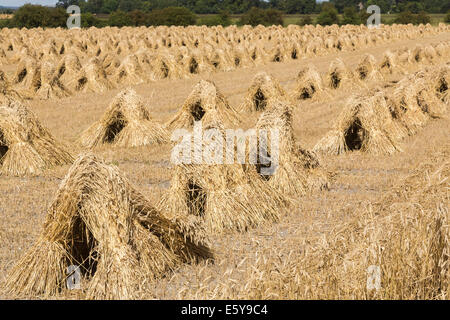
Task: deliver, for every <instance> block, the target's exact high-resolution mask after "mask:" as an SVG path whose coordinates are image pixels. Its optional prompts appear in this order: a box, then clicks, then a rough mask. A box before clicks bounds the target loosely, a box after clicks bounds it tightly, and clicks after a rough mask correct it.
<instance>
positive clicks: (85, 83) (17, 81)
mask: <svg viewBox="0 0 450 320" xmlns="http://www.w3.org/2000/svg"><path fill="white" fill-rule="evenodd" d="M382 30H383V29H382ZM382 34H383V33H382ZM320 39H322V38H320ZM328 40H330V39H327V40H325V41H324V43H323V44H322V45H319V46H315V45H314V42H311V41H307V42H306V43H304V44H303V43H302V42H301V41H298V42H296V41H292V40H286V41H285V42H283V43H278V44H275V45H274V46H271V47H270V48H262V47H261V46H260V45H259V44H258V43H256V44H254V45H243V44H242V45H241V44H239V45H232V46H231V47H230V48H225V47H223V46H221V45H217V44H216V45H211V46H208V47H205V48H200V47H195V48H194V49H190V48H189V47H187V46H177V47H175V48H172V47H171V48H172V49H171V50H168V49H167V48H165V49H163V50H157V51H155V52H152V51H151V50H148V48H147V47H146V46H140V47H139V46H133V47H131V48H130V49H128V50H126V51H125V50H122V49H121V52H122V53H123V52H126V54H124V55H122V57H120V55H118V54H117V53H114V52H113V51H114V50H112V49H111V48H107V49H103V50H102V49H98V50H96V53H95V54H94V53H92V54H91V53H89V54H83V53H80V51H79V50H69V49H65V47H66V45H67V44H66V45H64V44H63V47H61V48H59V46H57V44H56V41H55V40H51V42H52V46H50V47H48V46H44V48H47V49H44V50H45V52H46V53H45V52H44V53H43V52H36V51H33V50H30V49H29V47H28V46H26V45H23V46H24V47H23V48H21V47H20V46H19V45H17V44H15V45H12V44H10V45H8V44H7V43H6V44H5V46H6V52H5V50H3V51H2V49H1V48H0V62H1V63H2V64H11V63H12V64H16V63H17V66H16V71H15V73H14V76H13V78H12V80H11V82H12V84H13V85H14V86H16V87H17V90H21V91H22V95H23V96H25V97H28V98H34V97H38V98H41V99H50V98H62V97H66V96H69V95H71V94H74V93H76V92H104V91H107V90H110V89H112V88H114V87H121V86H126V85H135V84H139V83H147V82H150V81H156V80H160V79H165V78H169V79H178V78H186V77H190V76H192V75H193V74H209V73H212V72H216V71H230V70H233V69H236V68H240V67H252V66H258V65H262V64H265V63H269V62H283V61H289V60H292V59H299V58H301V57H305V56H316V55H318V54H326V53H330V52H333V51H337V50H342V47H343V46H344V45H343V44H342V43H341V41H340V40H338V41H337V42H333V41H334V40H330V41H332V43H329V41H328ZM107 43H109V42H107ZM262 43H265V42H262ZM371 43H372V42H371ZM367 45H368V44H365V46H367ZM312 46H313V47H312ZM351 47H352V48H356V47H354V46H351ZM8 48H12V49H11V50H9V51H8ZM14 48H15V49H14ZM39 48H40V49H39V50H42V49H41V47H39ZM339 48H340V49H339ZM442 50H445V47H444V46H443V45H441V44H438V45H437V46H435V47H431V46H427V47H425V48H422V47H420V46H418V47H416V48H415V49H414V50H412V51H409V50H407V49H405V52H402V55H401V60H402V61H403V60H406V61H408V60H409V61H411V60H412V59H414V57H415V56H417V55H424V54H425V55H427V56H436V55H437V54H439V53H440V52H441V51H442ZM61 52H62V53H61ZM2 57H3V58H2ZM388 59H389V58H388Z"/></svg>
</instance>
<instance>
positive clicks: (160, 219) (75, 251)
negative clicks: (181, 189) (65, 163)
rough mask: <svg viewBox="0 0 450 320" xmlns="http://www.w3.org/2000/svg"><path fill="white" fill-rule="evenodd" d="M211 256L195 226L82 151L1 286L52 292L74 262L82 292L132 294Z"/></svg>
mask: <svg viewBox="0 0 450 320" xmlns="http://www.w3.org/2000/svg"><path fill="white" fill-rule="evenodd" d="M210 257H212V255H211V252H210V251H209V250H208V249H207V247H206V245H205V240H204V237H203V234H202V233H201V232H200V229H198V227H196V229H193V225H192V224H191V223H189V222H184V221H182V220H177V219H168V218H166V217H164V216H163V215H161V213H160V212H158V211H157V210H156V209H155V208H154V207H153V206H152V205H151V204H150V203H149V202H148V201H147V200H146V199H145V198H144V197H143V196H142V195H141V194H140V193H139V192H138V191H136V189H135V188H134V187H133V186H132V185H131V184H130V182H129V181H128V180H127V179H126V178H125V177H124V176H123V174H122V173H121V172H120V171H119V170H118V169H117V168H116V167H114V166H110V165H107V164H106V163H104V162H103V161H101V160H99V159H97V158H96V157H95V156H93V155H91V154H83V155H81V156H80V157H79V158H78V159H77V161H76V162H75V163H74V164H73V166H72V167H71V169H70V170H69V172H68V174H67V175H66V177H65V178H64V180H63V181H62V183H61V185H60V187H59V189H58V191H57V193H56V196H55V198H54V200H53V203H52V204H51V205H50V207H49V209H48V212H47V218H46V222H45V224H44V227H43V230H42V232H41V235H40V236H39V238H38V240H37V241H36V243H35V244H34V245H33V246H32V247H31V249H30V250H29V251H28V252H27V253H26V254H25V255H24V256H23V257H22V258H21V259H20V261H19V262H18V263H17V265H16V266H15V267H14V268H13V269H12V271H11V273H10V274H9V277H8V279H7V285H6V287H7V288H8V290H9V292H11V293H12V294H17V295H25V296H30V295H33V296H35V295H44V296H49V295H51V296H54V295H57V294H59V293H60V292H62V291H63V290H64V288H65V287H66V281H67V277H68V276H69V274H68V271H67V268H68V267H69V266H70V265H74V266H77V267H79V269H80V272H81V275H82V278H81V290H82V291H83V293H84V294H85V296H86V298H87V299H132V298H137V297H138V296H137V295H138V294H139V291H140V290H142V289H143V286H145V283H146V282H148V280H149V279H151V278H152V277H156V276H160V275H161V274H163V273H164V272H167V271H168V270H170V269H173V268H174V267H175V266H177V265H178V264H180V263H183V262H191V261H195V260H198V259H203V258H210Z"/></svg>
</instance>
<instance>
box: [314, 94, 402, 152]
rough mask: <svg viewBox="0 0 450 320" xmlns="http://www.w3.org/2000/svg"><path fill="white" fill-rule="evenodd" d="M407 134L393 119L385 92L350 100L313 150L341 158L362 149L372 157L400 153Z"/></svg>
mask: <svg viewBox="0 0 450 320" xmlns="http://www.w3.org/2000/svg"><path fill="white" fill-rule="evenodd" d="M403 136H404V132H403V130H402V128H401V127H399V126H398V125H397V124H396V123H395V122H394V121H393V119H392V116H391V114H390V112H389V109H388V106H387V104H386V99H385V97H384V95H383V93H382V92H375V93H373V94H367V93H366V94H362V95H360V96H358V95H356V96H353V97H351V98H350V99H349V100H348V102H347V103H346V105H345V107H344V109H343V111H342V112H341V114H340V115H339V117H338V120H337V122H336V123H335V125H334V128H333V130H331V131H330V132H329V133H328V134H327V135H326V136H325V137H324V138H322V139H321V140H320V141H319V142H318V143H317V144H316V146H315V147H314V149H313V150H314V151H317V152H323V153H326V154H333V155H339V154H342V153H345V152H348V151H356V150H360V151H362V152H367V153H372V154H391V153H393V152H396V151H401V149H400V148H399V146H398V143H397V141H399V140H400V139H401V138H402V137H403Z"/></svg>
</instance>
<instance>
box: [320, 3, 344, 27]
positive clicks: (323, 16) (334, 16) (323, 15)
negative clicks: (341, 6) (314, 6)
mask: <svg viewBox="0 0 450 320" xmlns="http://www.w3.org/2000/svg"><path fill="white" fill-rule="evenodd" d="M339 22H340V21H339V16H338V11H337V10H336V8H335V7H334V5H333V4H331V3H324V4H322V11H321V12H320V14H319V16H318V17H317V23H318V24H320V25H323V26H330V25H332V24H339Z"/></svg>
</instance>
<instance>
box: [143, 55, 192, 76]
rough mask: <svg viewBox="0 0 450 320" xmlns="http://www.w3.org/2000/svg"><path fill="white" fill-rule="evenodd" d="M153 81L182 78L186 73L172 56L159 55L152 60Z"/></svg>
mask: <svg viewBox="0 0 450 320" xmlns="http://www.w3.org/2000/svg"><path fill="white" fill-rule="evenodd" d="M150 61H151V66H150V67H151V70H152V72H151V77H152V79H153V80H160V79H166V78H168V79H174V78H182V77H184V75H186V73H185V72H184V70H182V68H180V67H179V66H178V65H177V62H176V61H175V58H174V57H173V56H172V55H170V54H161V53H158V54H156V55H154V56H152V57H151V58H150Z"/></svg>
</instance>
